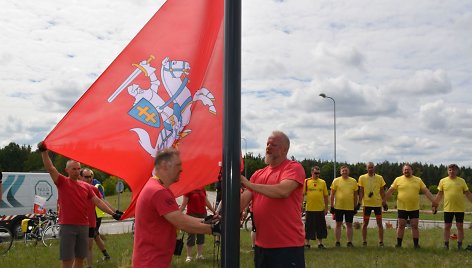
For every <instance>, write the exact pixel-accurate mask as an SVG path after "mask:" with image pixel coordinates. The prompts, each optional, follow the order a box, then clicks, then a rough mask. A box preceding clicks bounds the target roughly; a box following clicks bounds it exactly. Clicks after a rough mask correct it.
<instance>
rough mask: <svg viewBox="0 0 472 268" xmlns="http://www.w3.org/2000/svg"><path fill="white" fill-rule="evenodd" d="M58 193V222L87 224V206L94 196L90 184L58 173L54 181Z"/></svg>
mask: <svg viewBox="0 0 472 268" xmlns="http://www.w3.org/2000/svg"><path fill="white" fill-rule="evenodd" d="M56 186H57V191H58V193H59V201H58V202H59V207H60V211H59V224H73V225H87V226H88V225H89V220H88V216H87V215H88V207H89V204H90V203H91V201H90V199H92V197H93V196H95V194H94V192H93V189H92V188H95V187H93V186H92V185H90V184H88V183H85V182H83V181H79V180H76V181H75V180H72V179H70V178H68V177H65V176H64V175H62V174H59V176H58V178H57V182H56Z"/></svg>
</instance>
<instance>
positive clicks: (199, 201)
mask: <svg viewBox="0 0 472 268" xmlns="http://www.w3.org/2000/svg"><path fill="white" fill-rule="evenodd" d="M185 196H186V197H187V198H188V203H187V214H205V215H206V212H207V211H206V191H205V190H201V189H199V190H194V191H191V192H190V193H187V194H185Z"/></svg>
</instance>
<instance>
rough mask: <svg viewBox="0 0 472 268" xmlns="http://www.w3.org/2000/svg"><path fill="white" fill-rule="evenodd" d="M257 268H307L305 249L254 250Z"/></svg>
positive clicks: (257, 248) (259, 248)
mask: <svg viewBox="0 0 472 268" xmlns="http://www.w3.org/2000/svg"><path fill="white" fill-rule="evenodd" d="M254 266H255V268H266V267H270V268H286V267H297V268H304V267H305V250H304V247H303V246H301V247H288V248H261V247H258V246H256V247H255V248H254Z"/></svg>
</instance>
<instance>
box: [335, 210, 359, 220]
mask: <svg viewBox="0 0 472 268" xmlns="http://www.w3.org/2000/svg"><path fill="white" fill-rule="evenodd" d="M334 216H335V219H336V222H343V219H344V220H345V221H346V223H352V222H353V221H354V210H343V209H336V210H335V212H334Z"/></svg>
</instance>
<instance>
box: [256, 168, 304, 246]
mask: <svg viewBox="0 0 472 268" xmlns="http://www.w3.org/2000/svg"><path fill="white" fill-rule="evenodd" d="M285 179H289V180H294V181H296V182H297V183H298V184H299V186H298V187H297V188H296V189H295V190H293V192H292V193H291V195H290V196H289V197H288V198H269V197H266V196H264V195H262V194H259V193H257V192H254V191H253V192H252V211H253V217H254V222H255V224H256V228H257V232H256V245H257V246H259V247H262V248H285V247H300V246H303V245H304V239H305V230H304V227H303V222H302V218H301V215H302V212H301V207H302V199H303V182H304V180H305V170H304V169H303V167H302V165H301V164H300V163H298V162H296V161H291V160H285V161H284V162H282V163H281V164H280V165H278V166H277V167H275V168H272V167H270V166H267V167H265V168H263V169H260V170H258V171H256V172H255V173H254V174H253V175H252V177H251V182H253V183H257V184H268V185H270V184H278V183H280V182H281V181H283V180H285Z"/></svg>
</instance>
